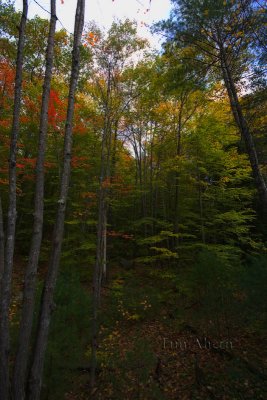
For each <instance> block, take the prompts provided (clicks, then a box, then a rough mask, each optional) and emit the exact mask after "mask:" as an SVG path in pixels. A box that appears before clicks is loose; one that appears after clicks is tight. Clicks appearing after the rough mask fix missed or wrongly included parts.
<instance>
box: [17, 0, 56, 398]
mask: <svg viewBox="0 0 267 400" xmlns="http://www.w3.org/2000/svg"><path fill="white" fill-rule="evenodd" d="M56 22H57V16H56V0H51V19H50V27H49V35H48V44H47V50H46V70H45V77H44V85H43V95H42V105H41V115H40V128H39V145H38V155H37V163H36V187H35V205H34V223H33V235H32V240H31V247H30V254H29V260H28V265H27V268H26V274H25V283H24V296H23V305H22V317H21V324H20V331H19V340H18V349H17V354H16V360H15V367H14V376H13V385H12V390H13V398H14V400H21V399H24V398H25V381H26V374H27V366H28V362H29V352H30V338H31V331H32V322H33V312H34V298H35V288H36V274H37V268H38V262H39V254H40V248H41V243H42V231H43V212H44V179H45V171H44V162H45V151H46V138H47V127H48V106H49V97H50V87H51V79H52V70H53V59H54V38H55V31H56Z"/></svg>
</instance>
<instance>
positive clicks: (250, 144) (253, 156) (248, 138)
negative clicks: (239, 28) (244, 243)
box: [221, 46, 267, 213]
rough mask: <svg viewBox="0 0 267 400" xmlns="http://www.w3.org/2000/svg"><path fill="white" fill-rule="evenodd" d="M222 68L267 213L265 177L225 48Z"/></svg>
mask: <svg viewBox="0 0 267 400" xmlns="http://www.w3.org/2000/svg"><path fill="white" fill-rule="evenodd" d="M221 68H222V73H223V79H224V82H225V86H226V89H227V93H228V97H229V100H230V105H231V110H232V113H233V116H234V119H235V122H236V124H237V126H238V128H239V131H240V133H241V137H242V139H243V140H244V142H245V146H246V151H247V154H248V157H249V161H250V165H251V168H252V173H253V177H254V180H255V183H256V187H257V190H258V193H259V196H260V200H261V202H262V205H263V210H264V212H265V213H266V212H267V186H266V183H265V181H264V178H263V175H262V173H261V170H260V167H259V161H258V156H257V152H256V148H255V144H254V140H253V136H252V135H251V132H250V129H249V126H248V123H247V121H246V119H245V117H244V114H243V111H242V107H241V105H240V102H239V99H238V95H237V90H236V87H235V83H234V81H233V78H232V74H231V70H230V68H229V65H228V63H227V60H226V55H225V52H224V49H223V47H222V46H221Z"/></svg>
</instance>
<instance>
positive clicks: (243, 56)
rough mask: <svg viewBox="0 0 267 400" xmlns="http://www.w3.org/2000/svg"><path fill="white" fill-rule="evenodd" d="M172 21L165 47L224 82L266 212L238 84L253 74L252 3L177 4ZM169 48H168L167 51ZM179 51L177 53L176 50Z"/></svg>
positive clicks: (266, 189) (266, 195)
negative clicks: (247, 75) (172, 47)
mask: <svg viewBox="0 0 267 400" xmlns="http://www.w3.org/2000/svg"><path fill="white" fill-rule="evenodd" d="M173 3H174V9H173V14H172V18H171V19H170V20H169V21H166V23H163V24H162V25H161V27H162V28H163V30H165V31H166V32H167V33H168V34H169V39H168V40H167V42H166V46H168V45H171V43H174V44H175V45H178V48H179V46H180V49H183V50H182V53H183V54H181V52H180V55H179V50H178V54H177V55H178V56H179V57H181V58H182V59H184V60H186V59H187V60H191V62H193V63H195V64H196V65H197V66H198V67H199V68H198V70H200V68H201V69H202V72H203V71H204V72H205V73H207V72H209V71H211V68H212V70H213V71H214V72H215V73H218V72H219V73H220V76H221V78H222V79H223V81H224V84H225V87H226V90H227V93H228V97H229V101H230V105H231V111H232V114H233V117H234V120H235V123H236V125H237V127H238V129H239V131H240V134H241V137H242V139H243V140H244V143H245V146H246V152H247V154H248V157H249V160H250V164H251V169H252V173H253V177H254V180H255V184H256V187H257V189H258V192H259V196H260V199H261V202H262V208H263V209H264V210H267V186H266V183H265V181H264V177H263V174H262V172H261V168H260V166H259V162H258V156H257V152H256V148H255V145H254V140H253V137H252V134H251V129H250V126H249V124H248V122H247V120H246V118H245V116H244V111H243V108H242V105H241V101H240V91H239V90H238V84H240V82H241V80H242V78H244V75H245V72H246V70H250V67H251V64H250V62H249V57H248V53H249V50H250V39H251V37H252V35H251V32H252V25H253V24H255V22H256V21H257V20H258V21H259V22H261V21H260V20H259V19H257V18H256V19H255V8H254V5H253V1H252V0H246V1H244V2H242V4H241V3H240V2H239V1H223V0H216V2H214V1H210V0H205V1H200V0H190V1H184V0H177V1H174V2H173ZM166 48H167V47H166ZM174 51H176V50H174Z"/></svg>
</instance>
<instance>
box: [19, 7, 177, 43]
mask: <svg viewBox="0 0 267 400" xmlns="http://www.w3.org/2000/svg"><path fill="white" fill-rule="evenodd" d="M37 1H38V3H39V4H41V5H42V6H43V7H44V8H45V9H47V10H49V9H50V1H49V0H37ZM76 3H77V1H76V0H64V4H62V1H61V0H57V15H58V18H59V19H60V20H61V21H62V23H63V25H64V27H65V28H66V29H67V30H68V31H70V32H72V31H73V26H74V16H75V8H76ZM86 4H87V5H86V12H85V21H86V22H88V21H90V20H95V21H96V22H97V23H98V24H100V26H102V27H105V28H108V27H109V26H110V25H111V23H112V21H113V19H114V18H119V19H125V18H130V19H135V20H137V22H138V34H139V35H140V36H142V37H146V38H147V39H149V41H150V43H151V45H152V46H153V47H157V48H159V39H160V38H159V36H153V37H152V35H151V34H150V32H149V28H148V27H146V26H144V25H143V24H142V23H145V24H147V25H151V24H152V22H154V21H159V20H161V19H165V18H167V17H168V15H169V13H170V8H171V4H170V0H151V4H150V1H149V0H87V1H86ZM15 5H16V7H17V8H18V9H21V8H22V0H15ZM36 14H38V15H39V16H40V17H42V18H47V17H48V14H47V13H46V12H45V11H43V10H42V9H41V7H39V6H38V5H37V4H36V3H35V2H34V0H29V17H33V16H34V15H36ZM58 26H59V27H60V25H58Z"/></svg>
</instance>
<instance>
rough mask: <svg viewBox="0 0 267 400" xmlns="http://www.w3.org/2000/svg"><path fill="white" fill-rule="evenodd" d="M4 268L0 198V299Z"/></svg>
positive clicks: (3, 236)
mask: <svg viewBox="0 0 267 400" xmlns="http://www.w3.org/2000/svg"><path fill="white" fill-rule="evenodd" d="M4 268H5V235H4V219H3V208H2V200H1V196H0V297H1V282H2V276H3V273H4Z"/></svg>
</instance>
